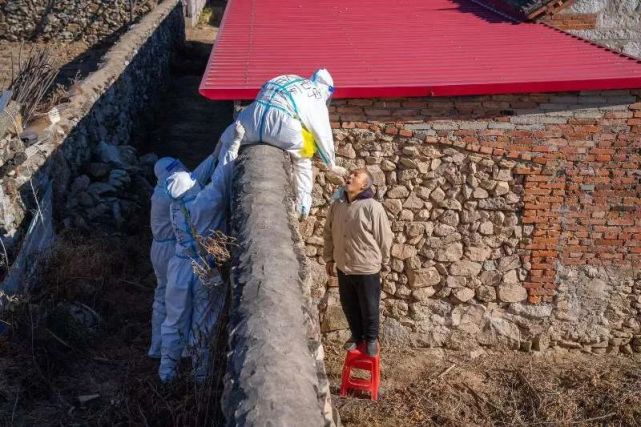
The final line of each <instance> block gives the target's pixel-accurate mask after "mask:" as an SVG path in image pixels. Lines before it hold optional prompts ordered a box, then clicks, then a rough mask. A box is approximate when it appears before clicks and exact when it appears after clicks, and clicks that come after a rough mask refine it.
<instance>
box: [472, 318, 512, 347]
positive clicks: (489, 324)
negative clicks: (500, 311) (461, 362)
mask: <svg viewBox="0 0 641 427" xmlns="http://www.w3.org/2000/svg"><path fill="white" fill-rule="evenodd" d="M478 341H479V343H480V344H482V345H488V346H491V345H497V344H499V345H500V344H503V345H507V347H509V348H511V349H513V350H516V349H518V348H519V347H520V345H521V331H520V330H519V327H518V326H517V325H516V324H514V323H512V322H510V321H509V320H507V319H504V318H502V317H499V316H492V317H489V318H487V321H486V323H485V325H484V327H483V331H482V333H481V334H480V335H479V336H478Z"/></svg>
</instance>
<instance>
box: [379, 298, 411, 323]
mask: <svg viewBox="0 0 641 427" xmlns="http://www.w3.org/2000/svg"><path fill="white" fill-rule="evenodd" d="M383 305H384V313H385V315H386V316H387V317H391V318H392V319H401V318H403V317H407V313H408V311H409V306H408V305H407V303H406V302H405V301H401V300H397V299H386V300H385V301H384V303H383Z"/></svg>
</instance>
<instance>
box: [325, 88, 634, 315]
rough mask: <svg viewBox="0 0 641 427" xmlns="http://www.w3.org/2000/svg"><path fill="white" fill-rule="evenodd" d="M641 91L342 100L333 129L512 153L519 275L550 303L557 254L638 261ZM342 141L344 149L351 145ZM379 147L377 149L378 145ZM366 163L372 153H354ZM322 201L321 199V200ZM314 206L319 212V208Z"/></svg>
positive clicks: (576, 261) (605, 261) (534, 299)
mask: <svg viewBox="0 0 641 427" xmlns="http://www.w3.org/2000/svg"><path fill="white" fill-rule="evenodd" d="M640 95H641V92H639V91H605V92H581V93H564V94H524V95H496V96H482V97H458V98H423V99H417V98H412V99H386V100H383V99H351V100H338V101H335V102H334V103H333V105H332V106H331V107H330V109H331V115H332V118H331V120H332V126H333V127H334V128H335V129H342V130H347V131H348V132H349V130H350V129H368V130H370V131H372V132H378V133H380V134H381V135H387V136H391V137H393V139H394V141H396V142H397V143H398V144H399V145H398V146H399V147H402V146H403V145H404V144H405V143H407V142H409V141H416V140H419V141H420V142H421V143H422V144H428V145H430V144H431V145H435V146H440V147H445V146H450V147H453V148H456V149H459V150H465V151H467V152H471V153H478V154H480V155H482V156H486V157H488V158H491V159H493V160H495V161H500V160H501V159H506V160H512V161H515V167H514V168H513V170H512V173H513V174H514V175H515V176H522V177H523V178H524V180H523V182H524V194H523V202H524V203H523V209H522V211H521V212H520V216H521V220H522V223H523V225H524V227H527V226H532V227H533V229H532V233H531V238H530V239H523V242H522V243H521V246H520V249H521V257H522V263H523V265H524V266H525V267H526V268H528V269H529V273H528V275H527V278H526V279H525V280H524V281H523V282H522V284H523V286H524V287H525V288H527V291H528V300H529V301H530V302H531V303H539V302H551V301H552V300H553V297H554V295H555V270H556V263H557V262H560V263H562V264H564V265H581V264H588V265H598V266H607V265H612V264H615V265H621V266H632V265H635V264H638V263H639V261H641V181H640V177H639V173H640V172H639V170H640V169H641V153H640V151H639V150H640V149H641V102H640V99H639V98H640ZM344 143H345V141H343V142H342V143H341V142H340V141H339V142H338V150H337V151H338V154H339V158H340V157H341V154H344V149H345V147H344V146H343V145H344ZM372 156H374V154H372ZM350 162H351V164H354V165H363V164H366V163H369V164H371V163H373V162H375V160H373V159H371V158H363V159H359V158H358V156H356V160H355V161H353V160H348V163H350ZM324 204H325V202H320V203H318V204H317V205H318V206H319V208H320V209H323V208H324ZM313 213H314V212H313Z"/></svg>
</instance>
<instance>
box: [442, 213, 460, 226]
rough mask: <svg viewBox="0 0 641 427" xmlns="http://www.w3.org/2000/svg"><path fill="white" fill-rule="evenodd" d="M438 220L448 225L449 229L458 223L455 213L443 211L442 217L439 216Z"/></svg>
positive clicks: (457, 216)
mask: <svg viewBox="0 0 641 427" xmlns="http://www.w3.org/2000/svg"><path fill="white" fill-rule="evenodd" d="M438 220H439V221H440V222H441V223H443V224H446V225H449V226H451V227H456V226H457V225H458V223H459V215H458V213H457V212H455V211H445V212H443V215H441V216H440V217H439V218H438Z"/></svg>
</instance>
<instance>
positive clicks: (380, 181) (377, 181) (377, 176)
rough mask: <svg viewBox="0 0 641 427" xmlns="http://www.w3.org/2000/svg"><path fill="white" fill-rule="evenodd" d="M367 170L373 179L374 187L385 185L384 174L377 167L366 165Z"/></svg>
mask: <svg viewBox="0 0 641 427" xmlns="http://www.w3.org/2000/svg"><path fill="white" fill-rule="evenodd" d="M367 170H368V171H369V173H371V174H372V178H374V185H376V186H381V185H385V172H383V171H382V170H381V167H380V166H379V165H368V166H367Z"/></svg>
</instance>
